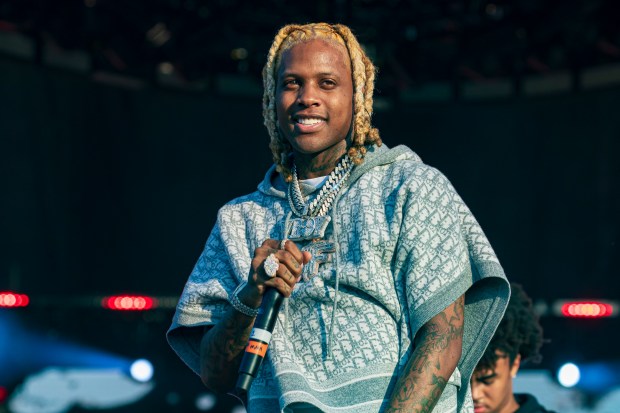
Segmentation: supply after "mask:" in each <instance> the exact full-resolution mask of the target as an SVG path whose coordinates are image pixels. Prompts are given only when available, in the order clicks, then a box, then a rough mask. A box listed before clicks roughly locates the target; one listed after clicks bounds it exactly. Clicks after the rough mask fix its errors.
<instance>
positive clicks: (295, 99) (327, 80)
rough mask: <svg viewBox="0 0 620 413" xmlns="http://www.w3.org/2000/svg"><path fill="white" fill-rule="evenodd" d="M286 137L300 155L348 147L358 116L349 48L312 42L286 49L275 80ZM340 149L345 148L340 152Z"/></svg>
mask: <svg viewBox="0 0 620 413" xmlns="http://www.w3.org/2000/svg"><path fill="white" fill-rule="evenodd" d="M276 82H277V84H276V111H277V117H278V126H279V128H280V130H281V132H282V134H283V136H284V137H285V138H286V139H287V140H288V142H289V143H290V144H291V146H292V147H293V150H294V151H295V152H296V153H299V154H306V155H313V154H318V153H321V152H323V151H325V150H327V149H330V148H332V147H334V146H336V145H338V146H342V152H343V153H344V150H345V149H346V138H347V136H348V134H349V130H350V128H351V120H352V116H353V81H352V78H351V66H350V61H349V58H348V54H347V52H346V49H345V48H344V46H340V45H337V44H333V43H330V42H326V41H324V40H319V39H317V40H311V41H309V42H304V43H300V44H298V45H295V46H293V47H292V48H291V49H289V50H287V51H285V52H284V53H283V55H282V60H281V64H280V67H279V70H278V74H277V79H276ZM339 149H340V148H339Z"/></svg>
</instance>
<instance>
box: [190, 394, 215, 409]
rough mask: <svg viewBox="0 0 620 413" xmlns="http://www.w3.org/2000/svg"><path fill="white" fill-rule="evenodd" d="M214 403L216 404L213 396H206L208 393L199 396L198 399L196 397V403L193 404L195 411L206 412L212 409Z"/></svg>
mask: <svg viewBox="0 0 620 413" xmlns="http://www.w3.org/2000/svg"><path fill="white" fill-rule="evenodd" d="M216 402H217V399H216V398H215V396H214V395H213V394H208V393H203V394H199V395H198V397H196V402H195V404H196V409H198V410H200V411H201V412H207V411H209V410H211V409H213V407H214V406H215V403H216Z"/></svg>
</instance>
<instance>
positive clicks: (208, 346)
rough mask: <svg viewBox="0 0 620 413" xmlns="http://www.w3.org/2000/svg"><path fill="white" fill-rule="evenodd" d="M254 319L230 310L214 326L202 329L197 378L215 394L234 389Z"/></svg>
mask: <svg viewBox="0 0 620 413" xmlns="http://www.w3.org/2000/svg"><path fill="white" fill-rule="evenodd" d="M253 325H254V318H253V317H248V316H247V315H245V314H242V313H240V312H238V311H236V310H234V309H232V308H231V309H230V310H229V311H228V312H227V313H226V315H225V316H224V318H223V319H222V320H220V322H219V323H217V324H216V325H214V326H212V327H210V328H208V329H206V330H205V334H204V335H203V337H202V341H201V342H200V378H201V379H202V382H203V383H204V385H205V386H207V387H208V388H209V389H211V390H213V391H216V392H222V393H223V392H226V391H228V390H230V389H233V388H234V387H235V383H236V380H237V372H238V370H239V365H240V364H241V358H242V357H243V350H244V349H245V346H246V344H247V343H248V339H249V338H250V332H251V331H252V326H253Z"/></svg>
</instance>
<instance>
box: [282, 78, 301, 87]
mask: <svg viewBox="0 0 620 413" xmlns="http://www.w3.org/2000/svg"><path fill="white" fill-rule="evenodd" d="M298 84H299V83H298V82H297V80H295V79H288V80H285V81H284V87H295V86H297V85H298Z"/></svg>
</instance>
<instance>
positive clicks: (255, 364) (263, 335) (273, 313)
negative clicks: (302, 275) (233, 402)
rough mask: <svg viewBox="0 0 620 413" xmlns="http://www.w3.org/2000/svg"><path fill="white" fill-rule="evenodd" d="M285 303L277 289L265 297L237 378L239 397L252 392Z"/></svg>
mask: <svg viewBox="0 0 620 413" xmlns="http://www.w3.org/2000/svg"><path fill="white" fill-rule="evenodd" d="M283 301H284V296H283V295H282V294H280V292H279V291H278V290H276V289H275V288H269V289H267V291H265V294H264V295H263V301H262V302H261V305H260V308H259V309H258V315H257V316H256V320H254V327H253V328H252V332H251V333H250V339H249V341H248V345H247V346H246V347H245V353H243V359H242V360H241V366H240V367H239V376H238V378H237V384H236V386H235V387H236V393H237V395H238V396H239V397H244V396H245V395H246V394H247V393H248V391H249V390H250V386H251V385H252V381H254V378H255V377H256V375H257V374H258V369H259V368H260V365H261V363H262V362H263V359H264V358H265V353H266V352H267V348H268V347H269V341H270V340H271V333H272V332H273V328H274V327H275V325H276V321H277V319H278V313H279V312H280V307H281V306H282V302H283Z"/></svg>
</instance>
